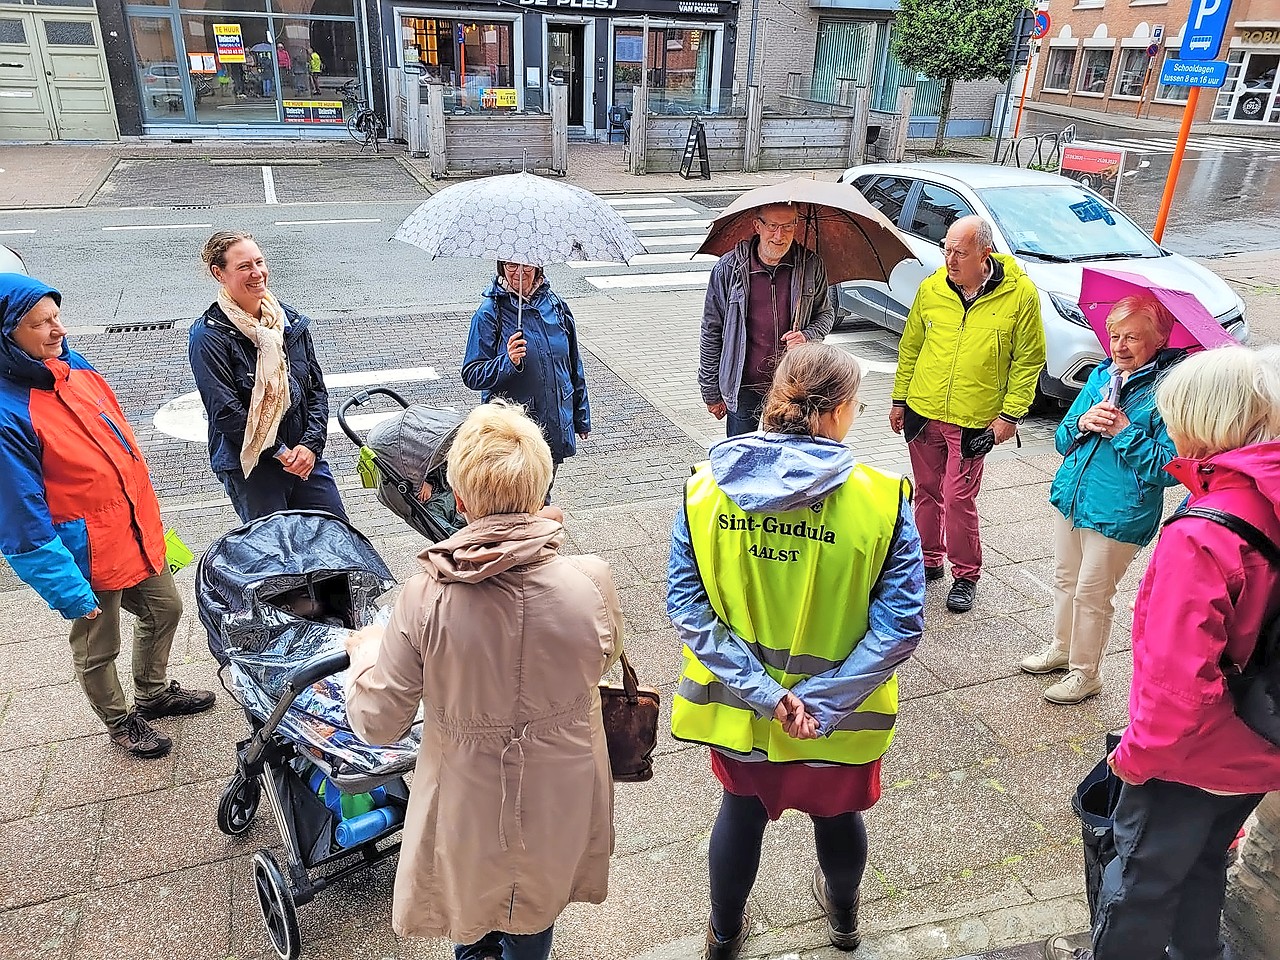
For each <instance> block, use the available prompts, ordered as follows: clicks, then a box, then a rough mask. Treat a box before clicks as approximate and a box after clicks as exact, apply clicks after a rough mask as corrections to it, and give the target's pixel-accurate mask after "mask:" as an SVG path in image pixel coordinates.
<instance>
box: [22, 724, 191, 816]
mask: <svg viewBox="0 0 1280 960" xmlns="http://www.w3.org/2000/svg"><path fill="white" fill-rule="evenodd" d="M48 765H49V766H48V774H47V775H46V777H45V788H44V792H43V793H42V794H41V796H40V799H39V804H38V805H39V809H41V810H61V809H64V808H66V807H77V806H81V805H82V804H86V803H100V802H101V801H103V800H115V799H117V798H118V797H128V796H133V795H134V794H142V793H150V792H152V791H154V790H162V789H164V788H166V787H168V786H170V785H171V784H172V783H173V765H174V756H173V753H172V752H171V753H170V754H169V755H168V756H167V757H161V758H159V759H157V760H140V759H138V758H137V757H134V756H131V755H130V754H127V753H125V752H124V751H123V750H121V749H120V748H119V747H117V746H116V745H115V744H114V743H112V742H111V741H110V740H109V739H107V736H106V734H105V733H104V734H103V735H102V736H99V737H84V738H82V739H79V740H64V741H62V742H61V743H54V744H52V745H50V746H49V748H48Z"/></svg>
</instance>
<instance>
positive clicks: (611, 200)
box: [604, 197, 675, 207]
mask: <svg viewBox="0 0 1280 960" xmlns="http://www.w3.org/2000/svg"><path fill="white" fill-rule="evenodd" d="M604 202H605V203H607V204H608V205H609V206H611V207H651V206H653V205H655V204H659V203H675V201H674V200H672V199H671V198H670V197H606V198H605V201H604Z"/></svg>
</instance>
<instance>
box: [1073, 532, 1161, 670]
mask: <svg viewBox="0 0 1280 960" xmlns="http://www.w3.org/2000/svg"><path fill="white" fill-rule="evenodd" d="M1053 542H1054V555H1055V559H1056V561H1057V564H1056V567H1055V569H1054V572H1053V614H1054V623H1053V645H1054V647H1055V648H1056V649H1058V650H1060V651H1062V652H1063V653H1066V654H1067V655H1068V656H1069V657H1070V658H1071V659H1070V664H1071V669H1072V670H1079V671H1080V672H1081V673H1083V674H1084V675H1085V676H1086V677H1088V678H1089V679H1091V680H1094V679H1097V678H1098V676H1099V675H1100V672H1101V668H1102V656H1103V654H1105V653H1106V652H1107V643H1108V641H1110V639H1111V621H1112V620H1113V618H1114V616H1115V604H1114V603H1113V602H1112V600H1113V599H1114V598H1115V595H1116V588H1117V587H1118V586H1119V584H1120V581H1121V579H1123V577H1124V574H1125V571H1126V570H1128V569H1129V564H1131V563H1132V562H1133V558H1134V557H1135V556H1136V555H1137V553H1138V550H1139V549H1140V548H1139V547H1138V546H1137V545H1136V544H1133V543H1121V542H1120V541H1119V540H1112V539H1111V538H1110V537H1104V536H1103V535H1102V534H1100V533H1098V531H1096V530H1089V529H1086V528H1084V527H1072V525H1071V521H1070V520H1067V519H1066V518H1065V517H1063V516H1062V514H1060V513H1058V512H1057V511H1054V526H1053Z"/></svg>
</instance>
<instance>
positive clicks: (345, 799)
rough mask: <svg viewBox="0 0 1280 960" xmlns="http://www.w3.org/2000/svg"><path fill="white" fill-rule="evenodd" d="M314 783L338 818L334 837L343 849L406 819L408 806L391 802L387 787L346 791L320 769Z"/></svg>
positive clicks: (319, 793) (357, 844) (312, 787)
mask: <svg viewBox="0 0 1280 960" xmlns="http://www.w3.org/2000/svg"><path fill="white" fill-rule="evenodd" d="M310 786H311V789H312V791H313V792H314V793H315V795H316V796H318V797H319V798H320V799H321V800H323V801H324V803H325V806H326V807H328V808H329V812H330V813H332V814H333V815H334V817H335V818H336V819H337V825H336V826H335V827H334V831H333V838H334V840H335V842H336V843H337V844H338V846H340V847H342V848H343V849H349V848H351V847H357V846H359V845H360V844H362V843H367V842H368V841H370V840H372V839H373V838H374V837H376V836H378V835H379V834H381V833H386V832H387V831H389V830H390V829H391V828H392V827H395V826H398V825H400V824H401V823H403V822H404V808H403V807H401V806H398V805H390V804H388V799H387V790H386V788H385V787H374V788H373V789H372V790H370V791H369V792H368V793H358V794H345V793H342V791H341V790H339V789H338V788H337V786H335V785H334V783H333V781H332V780H330V779H329V778H328V777H326V776H325V775H324V771H323V770H319V769H317V770H314V771H313V772H312V774H311V778H310Z"/></svg>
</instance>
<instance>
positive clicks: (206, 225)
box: [102, 223, 213, 231]
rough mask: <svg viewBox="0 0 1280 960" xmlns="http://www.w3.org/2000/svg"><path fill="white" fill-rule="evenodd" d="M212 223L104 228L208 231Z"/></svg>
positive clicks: (105, 228) (110, 228) (106, 228)
mask: <svg viewBox="0 0 1280 960" xmlns="http://www.w3.org/2000/svg"><path fill="white" fill-rule="evenodd" d="M212 226H213V224H212V223H144V224H137V225H135V226H128V227H103V228H102V229H103V230H104V231H109V230H207V229H208V228H209V227H212Z"/></svg>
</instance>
